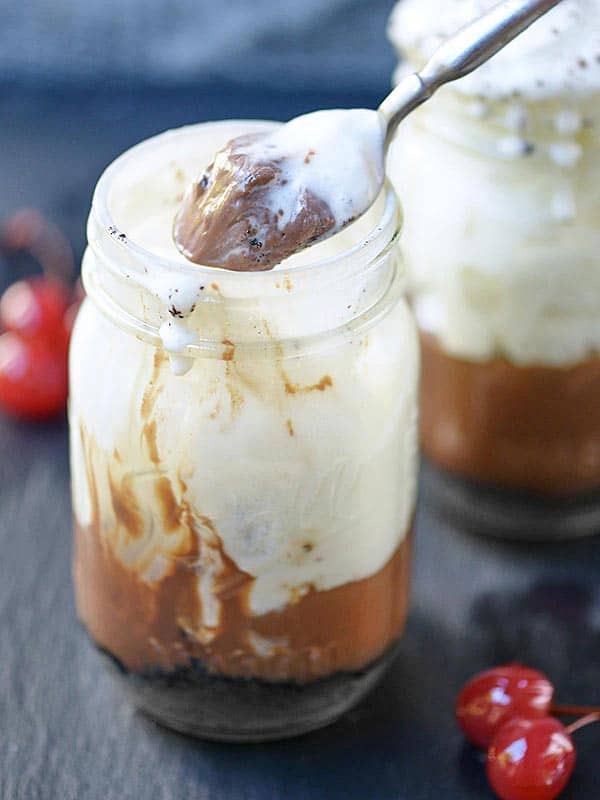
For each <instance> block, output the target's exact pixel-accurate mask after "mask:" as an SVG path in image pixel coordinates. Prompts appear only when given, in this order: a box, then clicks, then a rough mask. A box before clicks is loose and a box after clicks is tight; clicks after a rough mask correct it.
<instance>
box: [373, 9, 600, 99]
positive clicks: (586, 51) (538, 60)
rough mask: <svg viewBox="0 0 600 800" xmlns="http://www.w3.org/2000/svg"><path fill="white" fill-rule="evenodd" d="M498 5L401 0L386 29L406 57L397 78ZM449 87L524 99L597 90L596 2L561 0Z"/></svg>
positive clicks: (599, 25)
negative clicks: (488, 58) (512, 39)
mask: <svg viewBox="0 0 600 800" xmlns="http://www.w3.org/2000/svg"><path fill="white" fill-rule="evenodd" d="M496 4H497V0H452V2H447V0H400V2H399V3H397V5H396V6H395V8H394V11H393V13H392V15H391V18H390V23H389V28H388V32H389V36H390V39H391V41H392V42H393V44H394V45H395V46H396V48H397V50H398V52H399V54H400V56H401V57H402V58H403V59H404V60H405V61H406V63H405V64H402V65H401V67H400V69H399V72H398V74H397V77H398V78H399V77H400V76H401V75H402V74H404V72H406V71H407V70H408V71H414V70H415V69H418V68H419V67H421V66H423V64H424V63H425V61H426V60H427V59H428V58H429V57H430V56H431V55H432V54H433V52H434V51H435V50H436V48H437V47H438V46H439V45H440V44H441V43H442V42H443V41H444V40H445V39H447V38H448V37H449V36H451V35H452V34H453V33H455V32H456V31H457V30H459V29H460V28H462V27H464V26H465V25H466V24H468V23H469V22H471V21H472V20H474V19H475V18H477V17H478V16H480V15H481V14H483V13H485V12H486V11H488V10H489V9H490V8H492V7H493V6H494V5H496ZM452 88H453V89H455V90H457V91H459V92H462V93H465V94H468V95H482V96H484V97H486V98H488V99H489V98H494V99H501V98H507V97H511V96H521V97H522V98H525V99H527V100H542V99H547V98H556V97H559V96H560V97H564V98H567V99H572V98H573V96H574V95H575V96H582V95H588V94H591V93H594V92H597V91H599V90H600V0H563V2H561V3H559V4H558V5H557V6H556V7H555V8H553V9H552V10H550V11H549V12H548V13H547V14H546V15H544V16H543V17H542V18H540V19H539V20H537V21H536V22H535V23H534V24H533V25H532V26H531V27H530V28H529V29H527V30H526V31H525V32H524V33H522V34H521V35H520V36H518V37H517V38H516V39H515V40H514V41H512V42H510V43H509V44H508V45H507V46H506V47H505V48H504V49H503V50H501V51H500V52H499V53H497V54H496V55H495V56H494V57H493V58H492V59H490V60H489V61H488V62H486V63H485V64H483V65H482V66H481V67H479V69H477V70H476V71H475V72H472V73H471V74H469V75H467V76H465V77H464V78H461V80H459V81H456V82H455V83H453V84H452ZM442 91H447V90H442Z"/></svg>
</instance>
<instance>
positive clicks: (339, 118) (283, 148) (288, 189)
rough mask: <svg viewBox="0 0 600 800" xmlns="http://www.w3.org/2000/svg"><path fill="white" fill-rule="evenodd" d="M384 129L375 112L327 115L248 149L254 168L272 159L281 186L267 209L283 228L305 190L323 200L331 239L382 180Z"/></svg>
mask: <svg viewBox="0 0 600 800" xmlns="http://www.w3.org/2000/svg"><path fill="white" fill-rule="evenodd" d="M384 141H385V126H384V123H383V120H382V118H381V116H380V115H379V113H378V112H377V111H370V110H368V109H349V110H343V109H332V110H326V111H314V112H312V113H310V114H304V115H302V116H300V117H296V118H294V119H292V120H291V121H290V122H288V123H286V124H284V125H282V126H280V127H278V128H277V129H276V130H275V131H274V133H272V134H270V135H269V136H267V137H266V138H264V139H261V140H260V141H258V142H256V143H255V144H253V145H251V146H250V147H248V148H247V152H248V153H249V154H250V155H251V156H252V158H253V159H255V160H256V161H257V162H260V161H268V160H272V159H276V160H277V161H278V162H280V163H281V165H282V167H283V174H282V176H283V178H284V181H285V183H283V184H282V183H281V182H280V183H278V185H277V187H276V188H275V189H274V191H273V192H272V194H271V209H272V211H273V213H274V214H275V215H278V211H279V209H282V210H283V214H280V215H278V217H279V226H280V227H285V226H286V225H287V224H288V222H289V220H290V217H291V216H294V215H295V212H296V207H297V205H298V202H299V198H301V197H302V195H303V193H304V191H305V190H306V189H307V190H308V191H309V192H310V193H311V194H313V195H315V196H316V197H318V198H319V199H321V200H323V201H324V202H325V203H326V204H327V206H328V207H329V210H330V211H331V213H332V215H333V217H334V219H335V226H334V228H333V229H332V230H331V231H330V233H335V232H337V231H339V230H341V228H343V227H345V226H346V225H347V224H348V223H349V222H351V221H353V220H354V219H356V218H357V217H359V216H361V214H363V213H364V212H365V211H366V210H367V209H368V208H369V207H370V206H371V205H372V204H373V203H374V202H375V199H376V198H377V196H378V194H379V192H380V191H381V187H382V184H383V179H384V171H385V167H384Z"/></svg>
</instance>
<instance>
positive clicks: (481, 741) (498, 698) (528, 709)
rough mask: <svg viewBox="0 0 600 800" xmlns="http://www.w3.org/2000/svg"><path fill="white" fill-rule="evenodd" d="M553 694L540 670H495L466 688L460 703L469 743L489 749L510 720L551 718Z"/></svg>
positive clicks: (458, 712) (513, 667)
mask: <svg viewBox="0 0 600 800" xmlns="http://www.w3.org/2000/svg"><path fill="white" fill-rule="evenodd" d="M553 694H554V687H553V686H552V684H551V683H550V681H549V680H548V678H547V677H546V676H545V675H544V674H543V673H542V672H538V670H535V669H530V668H529V667H524V666H522V665H520V664H506V665H504V666H501V667H494V668H493V669H490V670H487V671H486V672H480V673H479V674H478V675H475V677H474V678H471V680H470V681H469V682H468V683H466V684H465V686H464V687H463V689H462V691H461V693H460V694H459V696H458V699H457V701H456V707H455V712H456V719H457V720H458V724H459V725H460V727H461V728H462V730H463V732H464V734H465V736H466V737H467V739H469V741H471V742H472V743H473V744H474V745H476V746H477V747H481V748H482V749H486V748H487V747H489V745H490V742H491V740H492V738H493V736H494V734H495V733H496V731H497V730H498V729H499V728H500V727H501V726H502V725H503V724H504V723H505V722H506V721H507V720H508V719H510V717H513V716H516V715H518V716H521V717H527V718H530V719H533V718H536V717H543V716H545V715H546V714H548V713H549V710H550V705H551V703H552V695H553Z"/></svg>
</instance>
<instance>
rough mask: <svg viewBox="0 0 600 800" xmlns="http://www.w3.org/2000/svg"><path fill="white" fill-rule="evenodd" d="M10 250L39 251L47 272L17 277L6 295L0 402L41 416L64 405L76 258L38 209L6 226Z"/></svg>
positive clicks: (1, 318)
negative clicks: (72, 283) (72, 275)
mask: <svg viewBox="0 0 600 800" xmlns="http://www.w3.org/2000/svg"><path fill="white" fill-rule="evenodd" d="M2 245H3V247H4V249H5V250H6V252H7V253H12V252H14V251H19V250H23V251H25V252H27V253H29V254H30V255H32V256H34V258H36V259H37V260H38V261H39V262H40V264H41V265H42V268H43V270H44V274H43V275H39V276H35V277H31V278H27V279H26V280H20V281H17V282H16V283H13V284H12V285H11V286H9V287H8V289H6V291H5V292H4V294H3V295H2V297H1V298H0V329H1V330H3V331H4V333H2V334H1V335H0V408H1V409H2V410H3V411H4V412H5V413H7V414H9V415H10V416H13V417H17V418H20V419H29V420H41V419H47V418H49V417H53V416H55V415H57V414H59V413H60V412H61V411H64V408H65V405H66V400H67V354H68V347H69V338H70V334H71V328H72V325H73V320H74V317H75V314H76V310H77V308H78V306H79V303H80V302H81V293H80V292H79V293H75V294H74V295H72V294H71V291H70V288H69V283H68V278H69V277H70V275H71V272H72V268H73V264H72V255H71V251H70V248H69V245H68V242H67V241H66V240H65V238H64V236H62V234H61V233H60V231H59V230H58V229H57V228H56V227H55V226H53V225H51V224H50V223H49V222H48V221H47V220H45V218H44V217H43V216H42V215H41V214H40V213H39V212H37V211H35V210H33V209H23V210H21V211H18V212H17V213H16V214H14V215H13V216H12V217H11V218H10V219H9V220H8V222H7V223H6V225H5V227H4V230H3V232H2Z"/></svg>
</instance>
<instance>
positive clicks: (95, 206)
mask: <svg viewBox="0 0 600 800" xmlns="http://www.w3.org/2000/svg"><path fill="white" fill-rule="evenodd" d="M245 124H248V125H251V126H252V127H253V128H257V129H260V128H261V127H263V126H264V127H265V128H267V127H270V126H274V125H279V124H282V123H280V122H275V121H272V120H242V119H229V120H219V121H207V122H199V123H194V124H192V125H184V126H181V127H179V128H174V129H170V130H167V131H164V132H162V133H159V134H157V135H155V136H152V137H150V138H147V139H144V140H143V141H141V142H139V143H138V144H135V145H133V146H132V147H130V148H129V149H127V150H125V151H124V152H123V153H122V154H121V155H119V156H118V157H117V158H115V159H114V160H113V161H112V162H111V163H110V164H109V165H108V166H107V167H106V168H105V169H104V171H103V172H102V174H101V175H100V178H99V179H98V182H97V184H96V188H95V190H94V194H93V198H92V208H91V213H90V216H89V220H88V241H89V242H90V244H91V245H92V249H95V248H94V246H93V243H94V242H98V240H99V239H100V238H102V237H103V236H104V237H109V238H110V239H112V240H113V241H114V242H115V243H116V244H117V245H118V247H119V248H120V249H121V250H122V252H124V254H127V256H128V261H129V263H128V269H130V268H131V267H133V268H134V269H135V267H137V268H138V269H141V270H143V272H144V273H148V271H149V268H151V269H152V270H155V269H156V270H160V271H161V272H162V273H163V274H168V273H171V274H176V275H181V276H189V277H193V278H194V279H206V281H209V280H215V278H216V277H217V276H218V278H219V280H221V281H223V280H225V281H227V279H228V276H230V279H231V276H235V280H236V282H239V283H240V284H242V283H244V284H246V285H247V287H248V288H249V289H250V288H252V290H253V293H256V292H260V291H261V289H262V288H263V287H262V286H261V284H267V283H270V282H271V281H272V277H273V276H274V275H276V276H277V278H278V279H283V280H285V277H286V275H289V276H290V277H292V276H293V277H294V279H295V280H298V279H302V277H303V276H305V275H310V276H315V275H316V274H319V276H320V280H321V281H322V280H323V275H322V274H321V273H322V272H326V271H330V272H331V274H332V279H333V276H334V273H335V270H334V269H333V267H335V266H336V265H339V264H341V263H344V262H346V261H349V260H352V259H353V258H354V256H356V255H357V254H358V253H360V252H361V251H366V252H367V253H368V255H369V257H368V259H367V260H366V263H365V260H364V254H363V259H361V260H362V263H363V265H364V266H365V267H366V266H367V265H368V264H370V263H371V262H372V261H373V260H375V259H377V258H378V257H379V256H380V255H381V254H382V253H383V252H384V251H385V250H386V249H387V248H388V246H389V245H390V243H391V242H393V240H395V239H396V238H397V236H398V235H399V232H400V228H401V225H402V214H401V209H400V203H399V200H398V197H397V195H396V193H395V191H394V189H393V187H392V185H391V183H390V182H389V181H388V180H387V179H386V181H385V182H384V186H383V188H382V190H381V192H380V195H379V198H378V200H376V201H375V204H376V203H377V202H381V201H382V200H383V208H382V213H381V216H380V218H379V219H376V220H375V221H374V223H373V225H372V227H371V229H370V230H369V232H368V233H367V234H366V235H364V236H362V237H361V238H360V239H359V240H358V241H357V242H356V243H355V244H353V245H351V246H350V247H348V248H347V249H342V250H341V251H340V252H339V253H336V254H335V255H328V256H325V257H322V258H321V259H319V260H317V261H308V262H307V263H300V264H290V265H287V266H286V261H283V262H282V263H281V264H278V265H276V266H275V267H274V268H273V269H271V270H265V271H258V272H244V271H241V272H238V271H232V270H228V269H224V268H221V267H212V266H205V265H201V264H195V263H193V262H191V261H190V262H187V261H185V260H184V259H183V258H178V257H177V256H174V257H173V258H170V257H164V256H162V255H159V254H157V253H156V252H153V251H152V250H151V249H148V248H146V247H144V246H143V245H141V244H140V243H139V242H137V241H135V238H130V237H129V236H128V235H127V234H126V233H125V232H124V231H122V230H121V228H120V227H119V225H118V224H117V221H116V220H115V219H114V217H113V214H112V212H111V209H110V202H109V196H110V191H111V188H112V186H113V180H114V178H115V176H116V175H117V174H118V173H119V171H120V170H122V169H123V168H124V167H125V166H127V165H129V164H130V163H131V162H132V161H133V160H134V159H136V158H139V157H140V156H141V155H146V154H147V153H148V152H151V151H152V150H153V149H155V148H158V147H162V146H164V145H165V143H169V144H172V145H173V146H174V147H176V142H177V140H178V139H183V138H184V137H188V136H190V135H194V134H195V133H196V131H197V130H198V129H200V128H206V127H208V126H210V127H211V128H219V127H223V128H226V127H228V126H235V125H245ZM225 141H227V140H226V139H225ZM375 204H373V205H375ZM369 210H370V209H369ZM369 210H367V212H365V214H367V213H369ZM364 216H365V215H361V217H359V218H358V219H357V220H355V221H354V222H353V223H351V225H349V226H347V228H346V229H345V230H347V231H348V230H350V229H351V228H352V227H353V226H354V225H356V224H357V223H358V222H359V221H360V220H362V219H363V218H364ZM390 229H391V230H390ZM337 235H339V234H335V235H334V236H333V237H331V238H332V240H333V239H335V237H336V236H337ZM318 244H319V243H316V245H315V246H318ZM307 249H310V248H307ZM369 251H373V252H372V253H369Z"/></svg>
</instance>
